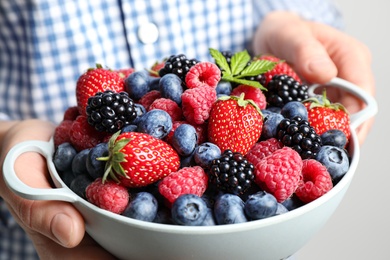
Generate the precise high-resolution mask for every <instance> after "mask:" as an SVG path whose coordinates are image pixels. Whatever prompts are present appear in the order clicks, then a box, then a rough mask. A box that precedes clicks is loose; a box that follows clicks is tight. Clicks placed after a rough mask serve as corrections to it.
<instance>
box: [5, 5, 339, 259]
mask: <svg viewBox="0 0 390 260" xmlns="http://www.w3.org/2000/svg"><path fill="white" fill-rule="evenodd" d="M272 10H291V11H294V12H296V13H298V14H300V15H301V16H302V17H304V18H307V19H310V20H316V21H319V22H323V23H326V24H329V25H332V26H334V27H338V28H341V26H342V24H341V16H340V13H339V12H338V10H337V9H336V8H335V6H334V5H333V4H332V3H330V2H329V1H326V0H263V1H262V0H257V1H255V0H253V1H248V0H231V1H228V0H224V1H207V0H192V1H191V0H188V1H185V0H169V1H158V0H132V1H131V0H90V1H89V0H86V1H78V0H67V1H63V0H30V1H23V0H13V1H0V119H4V120H7V119H26V118H42V119H47V120H50V121H53V122H56V123H58V122H60V120H61V119H62V116H63V112H64V111H65V109H66V108H68V107H69V106H73V105H75V93H74V89H75V82H76V80H77V78H78V77H79V76H80V74H81V73H83V72H84V71H85V70H86V69H87V68H89V67H92V66H94V65H95V64H96V63H100V64H102V65H104V66H107V67H109V68H112V69H119V68H126V67H134V68H136V69H143V68H148V67H150V66H151V65H152V64H153V63H154V62H155V61H157V60H161V59H163V58H165V57H167V56H169V55H171V54H179V53H184V54H186V55H187V57H189V58H197V59H198V60H210V59H211V56H210V55H209V52H208V49H209V47H212V48H215V49H219V50H231V51H240V50H243V49H245V48H247V49H248V43H249V42H250V40H251V38H252V35H253V33H254V30H255V28H256V26H257V24H258V23H259V22H261V20H262V18H263V17H264V15H265V14H266V13H268V12H270V11H272ZM147 23H153V24H155V25H156V26H157V30H158V38H157V40H156V41H155V42H154V43H145V42H143V41H142V35H141V36H140V35H139V33H140V29H141V28H142V26H143V25H145V24H147ZM147 33H148V32H147ZM144 36H145V35H144ZM0 203H1V201H0ZM2 212H3V213H4V209H3V211H2ZM0 214H2V213H1V212H0ZM1 219H4V215H3V217H2V218H0V220H1ZM7 223H8V224H7ZM9 223H11V222H7V221H6V222H4V223H3V226H1V233H0V259H28V258H27V254H29V253H32V251H31V246H29V245H28V243H27V241H28V240H27V239H26V238H25V237H24V236H19V235H16V234H19V233H17V232H16V231H15V233H12V234H11V232H10V231H7V229H6V228H7V227H9V228H10V230H11V228H12V229H14V228H16V227H14V226H13V225H11V226H10V225H9ZM0 225H1V223H0Z"/></svg>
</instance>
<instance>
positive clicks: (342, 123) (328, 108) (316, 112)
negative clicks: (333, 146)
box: [303, 90, 351, 142]
mask: <svg viewBox="0 0 390 260" xmlns="http://www.w3.org/2000/svg"><path fill="white" fill-rule="evenodd" d="M303 104H304V105H305V106H306V109H307V112H308V121H309V123H310V125H311V126H312V127H313V128H314V129H315V131H316V133H317V134H318V135H322V134H323V133H325V132H326V131H328V130H331V129H338V130H341V131H343V132H344V134H345V136H346V138H347V142H348V141H349V138H350V136H351V131H350V118H349V113H348V112H347V110H346V109H345V107H344V106H343V105H341V104H340V103H331V102H330V101H329V100H328V98H327V97H326V91H325V90H324V92H323V95H322V97H321V98H315V97H314V98H309V99H307V100H306V101H304V103H303Z"/></svg>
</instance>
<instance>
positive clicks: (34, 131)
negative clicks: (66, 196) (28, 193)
mask: <svg viewBox="0 0 390 260" xmlns="http://www.w3.org/2000/svg"><path fill="white" fill-rule="evenodd" d="M0 124H1V125H0V137H1V139H0V140H1V148H2V149H1V157H0V160H1V165H3V162H4V158H5V156H6V154H7V152H8V151H9V150H10V149H11V148H12V147H13V146H14V145H16V144H17V143H19V142H22V141H26V140H43V141H48V140H49V139H50V137H51V136H52V134H53V131H54V125H52V124H51V123H48V122H45V121H40V120H26V121H23V122H0ZM15 171H16V173H17V174H18V177H19V178H20V179H21V180H22V181H23V182H24V183H26V184H27V185H29V186H31V187H35V188H51V187H52V185H51V182H50V181H49V178H50V177H49V174H48V171H47V167H46V161H45V159H44V158H43V157H42V156H41V155H39V154H37V153H32V152H31V153H25V154H22V155H21V156H20V157H19V158H18V159H17V160H16V162H15ZM0 196H1V197H2V198H3V199H4V201H5V202H6V203H7V206H8V208H9V210H10V212H11V213H12V215H13V216H14V218H15V220H16V221H17V222H18V224H19V225H20V226H21V227H22V228H23V229H24V230H25V231H26V232H27V234H28V235H29V236H30V238H31V239H32V241H33V243H34V245H35V247H36V250H37V252H38V254H39V256H40V258H41V259H58V258H61V259H68V258H69V259H70V258H71V259H110V258H113V257H112V256H111V255H110V254H109V253H107V252H106V251H105V250H103V249H102V248H101V247H99V246H98V245H97V243H96V242H94V241H93V240H92V239H91V238H90V237H89V236H88V235H87V234H86V233H85V227H84V220H83V218H82V216H81V215H80V213H79V212H78V211H77V210H76V209H75V208H74V207H73V206H72V205H71V204H70V203H67V202H61V201H34V200H26V199H23V198H21V197H19V196H17V195H15V194H14V193H13V192H12V191H11V190H9V189H8V187H7V186H6V184H5V183H4V179H3V174H1V177H0Z"/></svg>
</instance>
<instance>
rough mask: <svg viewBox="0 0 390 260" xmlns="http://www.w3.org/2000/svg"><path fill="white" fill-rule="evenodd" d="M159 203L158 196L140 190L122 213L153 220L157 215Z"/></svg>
mask: <svg viewBox="0 0 390 260" xmlns="http://www.w3.org/2000/svg"><path fill="white" fill-rule="evenodd" d="M157 210H158V203H157V200H156V198H155V197H154V196H153V195H152V194H151V193H149V192H144V191H141V192H138V193H137V194H135V197H134V198H133V199H132V200H131V202H130V203H129V205H128V206H127V207H126V209H125V211H124V212H123V213H122V215H124V216H126V217H129V218H134V219H139V220H143V221H148V222H152V221H153V220H154V219H155V218H156V215H157Z"/></svg>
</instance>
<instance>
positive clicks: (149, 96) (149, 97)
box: [138, 90, 161, 111]
mask: <svg viewBox="0 0 390 260" xmlns="http://www.w3.org/2000/svg"><path fill="white" fill-rule="evenodd" d="M158 98H161V92H160V91H158V90H151V91H149V92H148V93H146V94H145V95H144V96H143V97H142V98H140V99H139V100H138V104H141V105H142V106H143V107H144V108H145V109H146V111H148V110H149V106H150V105H151V104H152V103H153V101H155V100H156V99H158Z"/></svg>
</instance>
